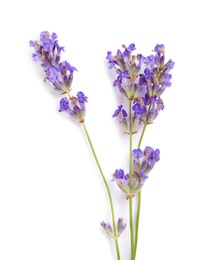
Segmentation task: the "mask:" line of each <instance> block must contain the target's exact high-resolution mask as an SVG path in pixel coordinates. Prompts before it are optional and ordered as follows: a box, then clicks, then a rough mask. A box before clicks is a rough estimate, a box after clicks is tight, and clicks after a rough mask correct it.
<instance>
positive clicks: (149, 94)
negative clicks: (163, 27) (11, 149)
mask: <svg viewBox="0 0 224 260" xmlns="http://www.w3.org/2000/svg"><path fill="white" fill-rule="evenodd" d="M122 47H123V48H124V51H123V52H122V51H121V50H118V51H117V54H115V55H113V54H112V52H111V51H108V52H107V56H106V59H107V60H108V64H109V69H112V70H114V71H115V72H116V73H117V74H118V76H117V78H116V79H115V81H114V82H113V86H114V87H116V88H117V89H118V90H119V91H120V93H121V94H122V95H123V96H125V97H126V98H127V99H128V100H131V101H133V103H132V104H133V105H132V111H133V114H132V115H130V114H129V116H128V113H127V112H126V110H125V109H124V107H123V105H119V106H118V109H117V110H116V111H115V112H114V114H113V117H115V118H116V119H117V121H118V122H119V124H120V126H121V127H122V129H123V131H124V133H126V134H130V135H131V134H134V133H137V131H138V129H139V125H140V124H141V122H142V123H144V125H147V124H152V123H153V121H154V120H155V119H156V117H157V116H158V114H159V112H160V111H161V110H163V109H164V103H163V100H162V99H161V95H162V93H163V92H164V91H165V89H166V88H168V87H170V86H171V84H172V83H171V78H172V75H171V74H170V71H171V70H172V69H173V67H174V64H175V63H174V61H172V60H171V59H170V60H168V61H167V62H166V63H165V47H164V45H163V44H157V45H156V46H155V48H154V52H155V54H154V55H150V56H147V57H144V56H143V55H142V54H137V55H133V54H132V52H133V51H134V50H136V47H135V44H134V43H132V44H130V45H129V46H128V47H127V46H125V45H122ZM130 117H131V118H130ZM130 122H131V123H130ZM130 124H131V125H132V127H131V130H132V132H130ZM159 155H160V151H159V149H155V150H154V149H153V148H151V147H150V146H147V147H146V148H145V149H144V151H142V150H141V149H140V148H138V149H135V150H133V172H132V178H131V179H132V183H131V185H130V173H127V174H124V171H123V170H122V169H119V170H118V169H117V170H116V171H115V173H114V174H113V178H114V180H115V181H116V182H117V185H118V186H119V188H120V189H121V190H122V191H123V192H124V193H125V194H126V198H127V199H129V198H132V197H133V196H134V195H135V194H137V193H138V192H139V191H140V190H141V188H142V186H143V185H144V182H145V180H146V179H147V178H148V173H149V172H150V171H151V169H152V168H153V167H154V165H155V163H156V162H157V161H158V160H159V159H160V157H159ZM130 186H131V187H132V189H131V191H130Z"/></svg>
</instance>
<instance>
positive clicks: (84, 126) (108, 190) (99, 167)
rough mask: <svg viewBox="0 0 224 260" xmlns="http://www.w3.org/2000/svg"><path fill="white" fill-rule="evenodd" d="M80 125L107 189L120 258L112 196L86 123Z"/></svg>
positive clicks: (118, 256) (118, 252)
mask: <svg viewBox="0 0 224 260" xmlns="http://www.w3.org/2000/svg"><path fill="white" fill-rule="evenodd" d="M82 126H83V128H84V131H85V134H86V137H87V139H88V142H89V145H90V148H91V150H92V153H93V156H94V159H95V161H96V164H97V166H98V169H99V171H100V174H101V177H102V179H103V182H104V185H105V188H106V190H107V195H108V198H109V201H110V209H111V215H112V225H113V230H114V242H115V247H116V253H117V259H118V260H120V251H119V245H118V241H117V232H116V224H115V217H114V206H113V201H112V196H111V193H110V189H109V186H108V183H107V181H106V178H105V176H104V173H103V171H102V168H101V166H100V163H99V160H98V158H97V155H96V152H95V150H94V147H93V144H92V141H91V139H90V136H89V133H88V131H87V128H86V125H85V124H84V123H82Z"/></svg>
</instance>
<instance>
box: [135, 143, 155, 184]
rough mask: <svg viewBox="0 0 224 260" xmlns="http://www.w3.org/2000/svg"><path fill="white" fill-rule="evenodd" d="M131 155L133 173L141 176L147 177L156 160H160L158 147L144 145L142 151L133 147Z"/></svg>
mask: <svg viewBox="0 0 224 260" xmlns="http://www.w3.org/2000/svg"><path fill="white" fill-rule="evenodd" d="M132 155H133V175H134V176H140V177H141V178H143V179H144V178H146V179H147V177H148V175H147V174H148V173H149V172H150V171H151V170H152V169H153V167H154V166H155V164H156V162H158V161H159V160H160V151H159V149H156V150H154V149H153V148H152V147H150V146H146V147H145V149H144V151H142V150H141V149H139V148H138V149H135V150H133V152H132Z"/></svg>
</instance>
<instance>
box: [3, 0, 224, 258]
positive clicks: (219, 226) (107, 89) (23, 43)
mask: <svg viewBox="0 0 224 260" xmlns="http://www.w3.org/2000/svg"><path fill="white" fill-rule="evenodd" d="M221 3H222V1H221V0H220V1H218V0H213V1H197V0H194V1H192V0H189V1H177V0H170V1H165V0H160V1H146V0H145V1H143V0H138V1H132V0H129V1H121V0H120V1H118V0H113V1H103V0H95V1H93V0H92V1H91V0H86V1H68V0H64V1H58V0H55V1H43V0H40V1H26V0H21V1H16V0H12V1H7V2H6V1H4V2H3V1H2V3H1V4H0V26H1V40H0V51H1V62H0V67H1V68H0V71H1V81H0V83H1V84H0V90H1V92H0V95H1V101H0V113H1V115H0V119H1V121H0V122H1V128H0V131H1V135H0V152H1V155H0V259H1V260H17V259H22V260H40V259H41V260H62V259H63V260H64V259H66V260H72V259H81V260H82V259H83V260H87V259H98V260H101V259H102V260H105V259H107V260H112V259H116V255H115V250H114V246H113V243H112V241H111V240H110V239H109V238H107V237H106V235H105V234H104V232H103V231H102V229H101V227H100V225H99V224H100V222H101V220H104V221H110V211H109V207H108V199H107V196H106V193H105V189H104V186H103V183H102V180H101V178H100V175H99V172H98V170H97V167H96V164H95V162H94V160H93V158H92V155H91V152H90V149H89V147H88V144H87V141H86V139H85V135H84V132H83V131H82V129H81V127H80V126H79V125H78V124H76V123H75V122H73V121H72V120H71V119H70V118H69V116H67V115H66V114H65V113H58V108H59V105H58V103H59V99H60V97H59V96H58V94H57V93H56V92H54V90H53V89H52V88H51V85H50V84H49V83H44V82H43V78H44V72H43V71H42V69H41V68H40V67H39V66H38V64H35V63H34V62H32V60H31V58H30V56H31V53H32V49H31V48H29V46H28V42H29V40H31V39H32V40H35V39H37V37H38V36H39V34H40V32H41V31H44V30H48V31H49V32H56V33H57V34H58V36H59V43H60V45H62V46H65V53H63V54H62V55H63V56H62V60H64V59H67V60H68V61H69V62H70V63H71V64H72V65H73V66H75V67H77V69H78V70H79V72H78V73H75V76H74V83H73V93H74V94H76V92H77V91H79V90H81V91H83V92H84V93H85V94H86V95H87V96H88V98H89V102H88V105H87V116H86V125H87V127H88V129H89V132H90V135H91V137H92V141H93V143H94V146H95V149H96V151H97V154H98V157H99V160H100V162H101V165H102V168H103V170H104V173H105V175H106V178H107V180H108V182H109V185H110V187H111V191H112V193H113V197H114V203H115V211H116V213H115V214H116V218H118V216H122V217H123V218H124V219H125V221H126V222H128V207H127V201H126V200H125V199H124V196H123V194H122V193H121V192H120V191H119V190H118V188H117V187H116V185H115V183H113V182H111V181H110V180H111V174H112V173H113V172H114V170H115V169H116V168H123V169H125V170H126V171H128V137H127V136H124V135H123V134H122V132H121V129H120V128H119V126H118V125H117V124H116V123H115V121H114V120H112V118H111V115H112V113H113V112H114V110H115V109H116V108H117V106H118V105H119V100H120V95H119V93H117V91H115V89H113V87H112V82H113V80H114V79H113V76H112V74H111V73H110V72H108V69H107V64H106V60H105V56H106V52H107V51H108V50H111V51H113V52H116V50H117V49H118V48H120V46H121V45H122V44H123V43H125V44H127V45H128V44H130V43H132V42H134V43H135V44H136V47H137V52H138V53H142V54H143V55H145V56H147V55H150V54H151V50H152V49H153V48H154V46H155V45H156V44H157V43H160V44H161V43H164V44H165V46H166V56H167V58H168V59H169V58H172V59H173V60H174V61H175V62H176V65H175V67H174V70H173V71H172V73H173V79H172V82H173V85H172V87H171V88H169V89H167V90H166V92H165V93H164V94H163V100H164V103H165V110H164V111H162V112H161V113H160V115H159V117H158V118H157V119H156V121H155V123H154V124H153V125H152V126H150V127H149V128H148V129H147V131H146V135H145V137H144V140H143V148H144V146H146V145H150V146H152V147H154V148H159V149H160V151H161V160H160V162H158V164H157V165H156V167H155V168H154V170H153V171H152V172H151V173H150V178H149V179H148V180H147V182H146V184H145V186H144V189H143V192H142V195H143V200H142V214H141V223H140V234H139V248H138V255H137V260H148V259H151V260H167V259H172V260H180V259H181V260H189V259H191V260H199V259H203V260H214V259H215V260H223V259H224V251H223V244H224V221H223V220H224V211H223V204H224V203H223V202H224V189H223V186H224V167H223V130H224V127H223V112H224V109H223V88H224V86H223V67H224V65H223V56H224V55H223V47H224V41H223V33H224V30H223V24H224V19H223V8H222V7H221ZM137 140H138V139H137V137H136V136H135V137H134V142H135V144H136V145H137ZM119 241H120V250H121V255H122V260H128V259H130V256H129V248H130V247H129V244H130V243H129V232H128V229H127V230H126V232H125V233H124V234H123V235H122V237H121V238H120V240H119Z"/></svg>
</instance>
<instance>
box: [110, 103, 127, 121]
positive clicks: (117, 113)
mask: <svg viewBox="0 0 224 260" xmlns="http://www.w3.org/2000/svg"><path fill="white" fill-rule="evenodd" d="M113 117H117V119H118V121H120V120H123V119H124V118H125V117H127V112H126V111H125V110H124V109H123V106H122V105H120V106H118V109H117V110H115V112H114V114H113Z"/></svg>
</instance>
